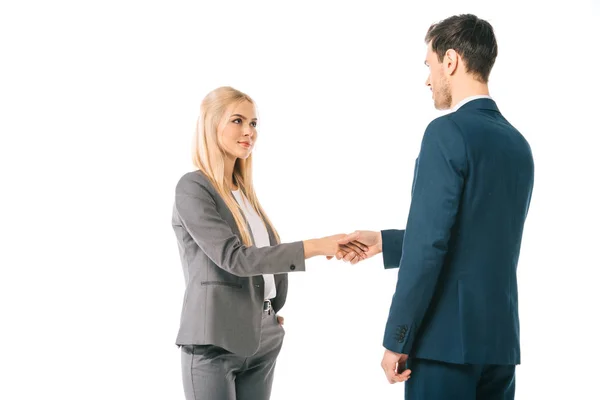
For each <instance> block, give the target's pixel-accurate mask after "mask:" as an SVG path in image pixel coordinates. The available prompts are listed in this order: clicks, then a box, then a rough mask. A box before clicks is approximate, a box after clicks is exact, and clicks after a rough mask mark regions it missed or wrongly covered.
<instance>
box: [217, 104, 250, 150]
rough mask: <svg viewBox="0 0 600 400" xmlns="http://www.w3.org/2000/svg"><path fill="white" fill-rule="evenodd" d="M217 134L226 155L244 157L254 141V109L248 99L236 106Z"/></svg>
mask: <svg viewBox="0 0 600 400" xmlns="http://www.w3.org/2000/svg"><path fill="white" fill-rule="evenodd" d="M224 123H225V126H224V128H223V130H222V132H221V134H220V135H219V144H220V145H221V148H222V149H223V150H224V151H225V153H226V154H227V156H228V157H230V158H232V159H234V160H235V159H237V158H241V159H244V160H245V159H246V158H248V157H249V156H250V154H252V150H253V149H254V144H255V143H256V136H257V135H256V133H257V132H256V124H257V119H256V110H255V108H254V105H253V104H252V103H250V102H249V101H244V102H243V103H240V104H238V105H236V106H234V109H233V111H232V113H231V117H230V118H229V120H227V121H225V122H224Z"/></svg>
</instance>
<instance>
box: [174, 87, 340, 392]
mask: <svg viewBox="0 0 600 400" xmlns="http://www.w3.org/2000/svg"><path fill="white" fill-rule="evenodd" d="M257 136H258V135H257V117H256V109H255V106H254V102H253V101H252V99H251V98H250V97H249V96H247V95H246V94H244V93H242V92H240V91H238V90H235V89H233V88H230V87H221V88H218V89H216V90H214V91H212V92H210V93H209V94H208V95H207V96H206V98H205V99H204V100H203V102H202V105H201V115H200V118H199V119H198V125H197V129H196V135H195V144H194V152H193V160H194V164H195V166H196V167H197V168H198V170H197V171H194V172H190V173H187V174H185V175H184V176H183V177H182V178H181V179H180V181H179V183H178V184H177V187H176V196H175V207H174V210H173V220H172V224H173V229H174V230H175V234H176V236H177V242H178V244H179V251H180V256H181V262H182V265H183V272H184V277H185V283H186V290H185V295H184V300H183V310H182V314H181V322H180V328H179V334H178V336H177V344H178V345H179V346H181V350H182V372H183V383H184V391H185V396H186V399H214V400H221V399H223V400H226V399H227V400H229V399H232V400H233V399H237V400H239V399H248V400H266V399H269V397H270V393H271V386H272V383H273V372H274V368H275V362H276V359H277V356H278V354H279V351H280V349H281V346H282V342H283V337H284V330H283V328H282V326H281V325H282V324H283V318H281V317H278V316H277V312H278V311H279V310H280V309H281V307H283V305H284V303H285V300H286V294H287V285H288V279H287V273H288V272H299V271H304V270H305V264H304V261H305V259H307V258H310V257H314V256H318V255H322V256H328V258H330V257H331V256H334V255H335V254H336V252H337V251H338V250H339V249H340V248H339V246H338V243H337V240H339V239H341V238H343V237H344V236H345V235H335V236H329V237H324V238H320V239H311V240H306V241H298V242H293V243H283V244H281V243H280V239H279V235H278V234H277V231H276V229H275V227H274V226H273V224H272V223H271V221H270V220H269V218H268V217H267V214H266V213H265V211H264V210H263V208H262V207H261V205H260V203H259V201H258V198H257V196H256V193H255V192H254V187H253V185H252V150H253V148H254V145H255V143H256V140H257Z"/></svg>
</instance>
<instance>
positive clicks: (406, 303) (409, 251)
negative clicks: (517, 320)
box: [383, 116, 468, 354]
mask: <svg viewBox="0 0 600 400" xmlns="http://www.w3.org/2000/svg"><path fill="white" fill-rule="evenodd" d="M467 172H468V171H467V158H466V151H465V143H464V139H463V136H462V134H461V132H460V130H459V129H458V127H457V126H456V124H455V123H454V122H453V121H452V120H451V119H450V118H449V117H447V116H446V117H441V118H438V119H436V120H434V121H432V122H431V124H429V126H428V127H427V129H426V131H425V135H424V136H423V140H422V143H421V150H420V153H419V158H418V164H417V170H416V175H415V181H414V186H413V194H412V200H411V205H410V212H409V215H408V222H407V225H406V232H405V234H404V245H403V249H404V252H403V254H402V259H401V262H400V269H399V271H398V282H397V284H396V292H395V293H394V296H393V299H392V304H391V307H390V311H389V316H388V321H387V325H386V328H385V334H384V340H383V346H384V347H385V348H386V349H388V350H391V351H393V352H395V353H402V354H409V353H410V351H411V349H412V346H413V344H414V341H415V336H416V334H417V332H418V329H419V326H420V324H421V321H422V320H423V318H424V316H425V313H426V312H427V308H428V307H429V303H430V302H431V299H432V297H433V293H434V290H435V287H436V284H437V280H438V277H439V275H440V271H441V269H442V265H443V263H444V258H445V256H446V253H447V251H448V242H449V240H450V232H451V230H452V227H453V225H454V221H455V219H456V215H457V213H458V209H459V204H460V200H461V195H462V191H463V184H464V180H465V176H466V174H467Z"/></svg>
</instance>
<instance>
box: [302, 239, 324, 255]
mask: <svg viewBox="0 0 600 400" xmlns="http://www.w3.org/2000/svg"><path fill="white" fill-rule="evenodd" d="M303 244H304V258H305V259H307V258H311V257H315V256H320V255H322V251H321V249H320V242H319V239H309V240H305V241H304V242H303Z"/></svg>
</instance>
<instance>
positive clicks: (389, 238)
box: [381, 229, 405, 269]
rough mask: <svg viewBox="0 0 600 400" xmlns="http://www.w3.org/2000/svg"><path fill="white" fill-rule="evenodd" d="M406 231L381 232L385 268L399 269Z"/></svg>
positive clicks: (389, 230)
mask: <svg viewBox="0 0 600 400" xmlns="http://www.w3.org/2000/svg"><path fill="white" fill-rule="evenodd" d="M404 232H405V231H404V230H398V229H386V230H383V231H381V249H382V253H383V267H384V268H386V269H388V268H398V267H399V266H400V259H401V258H402V244H403V242H404Z"/></svg>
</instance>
